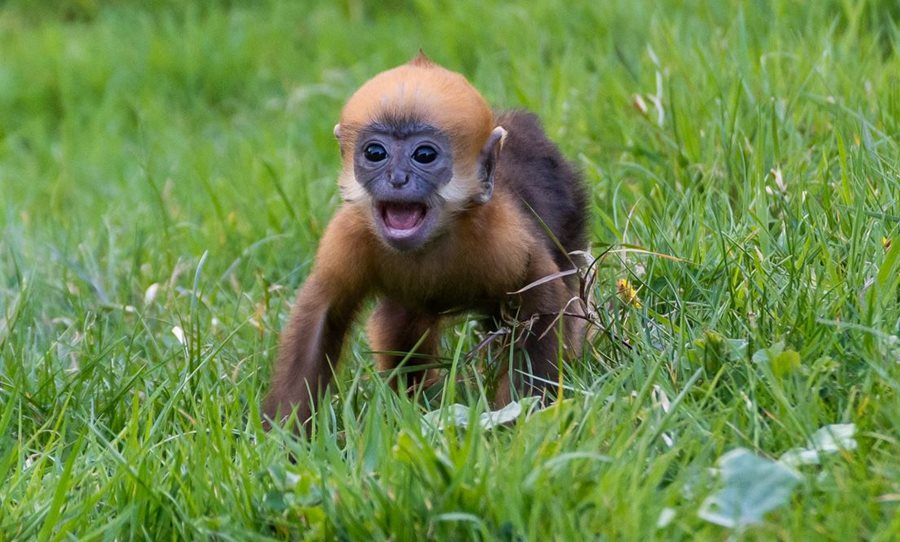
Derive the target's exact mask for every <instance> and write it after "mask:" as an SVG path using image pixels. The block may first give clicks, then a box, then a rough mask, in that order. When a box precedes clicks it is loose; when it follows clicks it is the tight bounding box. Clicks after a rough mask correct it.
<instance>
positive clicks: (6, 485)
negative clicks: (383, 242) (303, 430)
mask: <svg viewBox="0 0 900 542" xmlns="http://www.w3.org/2000/svg"><path fill="white" fill-rule="evenodd" d="M898 20H900V7H898V4H897V3H896V2H893V1H888V0H884V1H878V0H856V1H853V0H825V1H820V2H800V1H796V0H770V1H762V0H760V1H746V2H740V1H736V0H732V1H724V2H701V1H676V0H671V1H660V2H655V1H649V0H646V1H645V0H636V1H625V0H621V1H615V0H613V1H604V2H564V1H559V0H540V1H535V2H529V3H527V4H525V3H523V4H514V3H505V2H494V1H480V2H474V1H468V0H466V1H462V0H460V1H456V2H428V1H418V2H417V1H409V2H403V1H399V0H393V1H387V2H381V3H378V4H374V3H365V2H352V1H345V2H336V3H330V4H329V3H313V2H289V1H286V0H269V1H262V2H241V1H232V2H175V1H159V2H149V3H145V2H133V1H126V0H121V1H111V2H100V1H90V0H71V1H59V2H28V1H24V0H21V1H6V2H3V3H0V227H2V231H3V235H2V238H0V477H2V478H0V479H2V480H3V482H2V486H0V487H2V489H0V538H4V539H33V538H36V539H64V538H79V539H88V540H93V539H104V540H105V539H114V538H128V539H135V538H147V539H154V540H155V539H162V538H205V537H217V538H222V539H241V540H243V539H249V538H260V539H266V538H291V539H297V538H310V539H318V538H340V539H363V538H375V539H387V538H393V539H395V540H407V539H413V538H418V539H421V538H427V539H448V538H467V539H468V538H474V539H506V540H518V539H546V538H550V539H559V540H572V539H580V538H600V539H635V540H637V539H640V540H652V539H665V540H671V539H697V538H699V539H716V540H718V539H723V538H726V537H728V533H727V531H726V530H725V529H724V528H722V527H719V526H716V525H712V524H710V523H707V522H705V521H703V520H702V519H701V518H699V517H698V515H697V509H698V507H699V505H700V503H701V502H702V501H703V499H704V497H706V496H708V495H709V494H711V493H712V492H713V491H714V490H715V489H716V487H717V486H716V478H715V476H713V475H712V474H711V473H710V471H709V469H710V468H712V467H714V466H715V460H716V458H717V457H718V456H720V455H721V454H722V453H723V452H725V451H727V450H729V449H731V448H734V447H738V446H742V447H747V448H749V449H752V450H754V451H755V452H756V453H758V454H760V455H761V456H765V457H777V456H778V455H779V454H780V453H782V452H784V451H785V450H787V449H789V448H792V447H795V446H799V445H802V444H803V443H804V442H805V441H806V438H807V437H808V436H809V435H810V434H811V433H812V432H813V431H815V430H816V429H817V428H818V427H820V426H822V425H825V424H829V423H839V422H841V423H855V424H856V426H857V427H858V431H859V433H858V440H859V442H860V447H859V448H858V449H857V450H855V451H853V452H846V453H843V454H839V455H837V456H836V457H834V458H832V459H830V460H828V461H827V462H825V463H824V464H823V465H822V466H821V467H816V468H812V469H809V471H808V474H810V476H809V477H808V478H807V480H806V481H805V482H804V483H803V484H802V485H801V487H800V489H799V491H798V492H797V494H795V495H794V497H793V499H792V500H791V502H790V503H789V504H788V505H787V506H785V507H782V508H780V509H779V510H778V511H776V512H773V513H771V514H769V515H767V516H766V521H765V522H764V523H763V524H762V525H759V526H754V527H750V528H748V529H747V530H741V531H738V532H737V533H736V534H737V536H738V538H747V539H759V540H770V539H782V540H802V539H822V538H825V539H838V540H846V539H861V538H862V539H872V540H891V539H893V538H895V537H896V536H898V533H900V520H898V519H897V518H898V513H897V503H898V502H900V498H898V494H900V485H898V480H900V459H898V457H900V454H898V452H900V446H898V439H900V435H898V431H897V428H898V427H900V395H898V386H900V369H898V367H900V346H898V338H897V336H898V334H900V333H898V328H900V293H898V275H900V263H898V253H900V249H898V242H897V238H898V230H900V204H898V197H900V145H898V134H900V58H898V46H900V30H898ZM419 48H422V49H424V50H425V51H426V52H427V54H428V55H429V56H430V57H431V58H433V59H434V60H435V61H437V62H439V63H442V64H444V65H446V66H448V67H450V68H451V69H454V70H457V71H460V72H462V73H464V74H465V75H467V76H468V77H469V78H470V80H471V81H472V82H473V83H474V84H475V86H476V87H477V88H479V89H480V90H481V91H482V92H483V94H484V95H485V97H486V98H487V99H488V100H489V101H490V102H491V103H492V104H495V105H496V106H498V107H524V108H528V109H531V110H533V111H535V112H537V113H538V114H539V115H540V116H541V118H542V119H543V120H544V122H545V125H546V128H547V131H548V133H549V134H550V136H551V137H552V138H553V139H554V140H555V141H557V142H558V143H559V145H560V146H561V148H562V149H563V151H564V153H565V154H566V155H567V156H569V157H570V158H572V159H573V160H575V161H576V162H577V163H578V164H579V165H580V167H581V168H582V170H583V172H584V174H585V177H586V179H587V180H588V182H589V183H590V185H591V187H592V195H593V205H592V216H593V226H592V235H591V238H592V242H593V244H594V249H595V252H597V253H598V254H599V253H601V252H602V251H603V250H605V249H611V250H612V252H610V254H609V255H608V256H607V257H606V258H604V259H603V265H602V267H601V271H600V273H599V275H598V279H599V280H598V284H597V287H596V291H595V295H596V298H597V300H598V305H599V309H600V315H599V320H598V324H600V325H601V326H602V329H603V332H602V333H601V334H600V336H599V337H598V338H597V340H596V343H595V344H594V345H593V346H594V348H593V351H591V352H589V353H588V355H587V356H586V359H585V360H584V363H582V364H579V365H577V366H575V367H573V368H572V370H571V372H570V373H569V377H570V378H569V382H568V384H569V385H570V386H571V388H572V389H573V390H574V391H573V392H571V397H570V399H569V400H567V401H565V402H563V403H561V404H560V405H559V406H558V407H556V408H555V409H554V410H552V411H550V412H548V413H544V414H542V415H540V416H536V417H533V418H530V419H529V420H528V421H527V422H522V423H520V424H518V425H517V426H515V427H513V428H508V429H503V430H499V431H494V432H487V431H483V430H480V429H470V430H468V431H460V432H458V433H457V432H455V431H448V432H444V433H434V432H429V431H427V430H424V429H423V428H422V426H421V413H422V411H423V410H426V409H428V408H432V407H434V406H435V405H429V404H422V403H421V402H418V403H417V402H415V401H410V400H407V399H405V398H398V397H396V396H395V395H393V394H392V393H391V392H390V391H389V390H388V389H386V387H385V386H384V385H383V383H382V382H381V380H380V379H379V378H377V375H375V374H374V370H373V368H372V364H371V356H370V355H369V354H368V353H367V350H366V348H367V347H366V345H365V342H364V340H362V338H361V337H359V334H356V335H355V336H354V339H353V340H352V342H351V348H349V349H348V351H347V353H346V355H345V363H344V368H343V370H342V375H341V378H340V379H339V381H338V383H339V386H340V388H341V393H340V395H339V397H337V398H336V399H335V400H334V401H333V402H332V404H331V405H330V406H329V408H328V409H326V410H327V412H325V413H324V414H325V417H324V418H323V426H322V428H321V430H320V432H319V433H318V434H317V435H316V437H315V438H313V439H312V440H310V441H308V442H297V441H295V440H293V439H291V438H290V437H289V436H287V435H279V434H269V435H266V434H263V433H262V432H261V431H260V428H259V424H258V422H257V420H258V411H257V405H258V403H259V399H260V396H261V394H262V393H263V392H264V390H265V387H266V384H267V380H268V374H269V373H268V372H269V366H270V363H271V360H272V357H273V354H274V346H275V344H276V341H277V335H278V332H279V330H280V328H281V325H282V321H283V318H284V317H285V315H286V314H287V311H288V304H289V302H290V300H291V298H292V296H293V293H294V291H295V288H296V287H297V286H298V285H299V284H300V282H301V281H302V280H303V278H304V277H305V275H306V272H307V270H308V268H309V265H310V263H311V258H312V255H313V253H314V250H315V246H316V242H317V240H318V238H319V236H320V235H321V232H322V228H323V227H324V225H325V224H326V223H327V220H328V218H329V216H330V215H331V213H332V212H333V210H334V208H335V207H336V205H337V204H338V197H337V191H336V183H335V175H336V171H337V167H338V159H339V157H338V151H337V146H336V144H335V143H334V140H333V137H332V135H331V129H332V126H333V125H334V123H335V122H336V119H337V117H338V113H339V110H340V107H341V105H342V103H343V101H344V100H345V99H346V98H347V97H348V96H349V95H350V94H351V93H352V92H353V90H354V89H355V88H356V87H358V86H359V85H360V84H361V83H362V82H363V81H364V80H365V79H367V78H368V77H370V76H371V75H373V74H375V73H377V72H378V71H380V70H383V69H386V68H389V67H392V66H394V65H396V64H399V63H402V62H405V61H406V60H408V59H409V58H411V57H412V56H413V55H414V54H415V53H416V52H417V51H418V50H419ZM634 247H637V248H641V249H646V250H649V251H653V252H656V253H661V254H666V255H671V256H674V257H677V258H679V259H681V260H683V261H678V260H669V259H665V258H661V257H656V256H653V255H646V254H642V253H639V252H635V251H624V250H623V249H625V248H627V249H628V250H632V249H634ZM619 278H627V279H628V280H629V281H631V283H632V284H634V285H635V286H636V287H637V288H638V295H639V296H640V299H641V307H640V308H638V307H635V306H632V305H629V304H628V303H627V302H623V301H622V300H621V299H620V298H619V297H618V296H617V293H616V280H617V279H619ZM176 326H177V327H178V328H181V329H183V330H184V333H185V341H184V343H185V344H182V343H181V342H180V341H179V339H178V337H177V336H176V334H174V333H173V332H172V329H173V328H174V327H176ZM477 341H478V335H477V334H476V331H474V329H473V326H472V325H470V323H466V324H462V325H460V326H459V327H458V328H456V329H455V330H452V331H451V332H450V333H448V335H447V337H446V339H445V351H446V353H447V355H448V357H450V356H453V357H452V358H450V359H451V360H452V361H458V360H459V359H460V353H463V354H464V353H465V352H466V351H467V350H468V349H469V348H471V346H472V345H474V344H476V343H477ZM772 347H775V349H776V350H777V349H778V348H781V349H783V350H785V351H787V352H792V353H794V354H796V358H795V357H794V356H793V354H792V355H790V356H787V357H778V356H771V359H772V360H774V359H776V358H777V359H778V360H780V361H779V362H777V363H776V362H770V363H761V362H758V361H754V360H753V354H754V353H755V352H758V351H761V350H764V349H768V348H772ZM464 371H465V372H466V375H467V377H468V378H469V379H470V380H471V381H476V380H477V379H478V371H477V370H474V369H472V368H466V369H465V370H464ZM661 397H667V398H668V399H670V400H673V401H674V403H675V404H674V406H673V407H672V408H671V409H670V410H668V411H666V410H665V409H663V408H662V407H661V405H662V403H663V402H664V401H663V402H661ZM676 398H677V400H676ZM465 400H466V401H468V404H470V405H472V406H476V405H479V404H481V403H479V402H478V394H477V393H473V394H471V397H467V398H466V399H465ZM661 435H666V436H667V438H668V440H669V441H671V442H668V441H667V439H663V438H662V437H661ZM287 450H291V451H292V452H293V454H294V456H295V458H296V462H295V463H291V462H290V461H288V453H287ZM560 458H562V459H560ZM664 510H671V512H672V513H674V516H671V513H669V512H664ZM663 516H671V517H670V518H669V519H668V520H667V521H660V518H662V517H663Z"/></svg>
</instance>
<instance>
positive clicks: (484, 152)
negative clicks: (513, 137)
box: [475, 126, 506, 204]
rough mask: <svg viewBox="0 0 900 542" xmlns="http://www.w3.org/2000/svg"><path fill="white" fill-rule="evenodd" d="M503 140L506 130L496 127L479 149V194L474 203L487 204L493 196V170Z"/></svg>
mask: <svg viewBox="0 0 900 542" xmlns="http://www.w3.org/2000/svg"><path fill="white" fill-rule="evenodd" d="M505 139H506V130H505V129H504V128H503V127H502V126H497V127H496V128H494V129H493V130H492V131H491V135H489V136H488V139H487V142H486V143H485V144H484V147H482V149H481V154H480V155H479V156H478V163H479V165H480V166H481V168H480V169H481V193H480V194H478V196H476V197H475V202H476V203H479V204H482V203H487V202H488V201H489V200H490V199H491V196H492V195H493V194H494V169H495V168H496V166H497V160H498V159H499V158H500V149H501V148H503V141H504V140H505Z"/></svg>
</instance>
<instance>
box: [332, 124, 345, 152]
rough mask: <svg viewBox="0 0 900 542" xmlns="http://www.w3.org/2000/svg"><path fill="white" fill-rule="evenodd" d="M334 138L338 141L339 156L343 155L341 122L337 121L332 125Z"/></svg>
mask: <svg viewBox="0 0 900 542" xmlns="http://www.w3.org/2000/svg"><path fill="white" fill-rule="evenodd" d="M334 138H335V139H337V141H338V146H339V147H340V149H341V158H343V157H344V142H343V141H342V140H341V123H337V124H335V125H334Z"/></svg>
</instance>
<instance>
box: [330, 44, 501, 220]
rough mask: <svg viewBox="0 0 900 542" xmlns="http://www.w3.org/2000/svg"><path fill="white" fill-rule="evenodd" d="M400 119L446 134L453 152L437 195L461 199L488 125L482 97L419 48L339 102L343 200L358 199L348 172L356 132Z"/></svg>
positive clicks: (471, 185)
mask: <svg viewBox="0 0 900 542" xmlns="http://www.w3.org/2000/svg"><path fill="white" fill-rule="evenodd" d="M389 118H402V119H408V120H411V121H413V120H414V121H418V122H423V123H426V124H428V125H431V126H434V127H435V128H438V129H440V130H441V131H443V132H444V133H445V134H447V136H449V138H450V141H451V144H452V146H453V154H454V181H453V182H451V183H450V185H449V186H448V187H446V190H445V191H444V192H445V193H444V194H442V195H443V196H444V197H445V199H446V200H447V201H448V202H449V203H454V204H463V203H464V201H465V200H467V199H469V198H471V197H472V196H473V194H475V193H477V192H478V191H479V190H480V188H479V180H478V178H477V177H478V167H477V164H478V156H479V152H480V151H481V149H482V147H483V145H484V144H485V142H486V141H487V139H488V137H489V136H490V134H491V130H492V129H493V127H494V115H493V113H492V112H491V109H490V107H489V106H488V104H487V102H486V101H485V99H484V98H483V97H482V96H481V94H479V93H478V91H477V90H475V87H473V86H472V85H471V84H470V83H469V82H468V81H467V80H466V78H465V77H464V76H462V75H460V74H459V73H456V72H453V71H450V70H448V69H446V68H444V67H442V66H439V65H438V64H435V63H434V62H432V61H431V60H429V59H428V58H427V57H426V56H425V55H424V54H423V53H421V52H420V53H419V54H418V56H416V57H415V58H414V59H412V60H411V61H410V62H409V63H407V64H403V65H401V66H398V67H396V68H393V69H390V70H387V71H384V72H381V73H379V74H378V75H376V76H375V77H373V78H371V79H369V80H368V81H367V82H366V83H365V84H363V86H362V87H360V88H359V90H357V91H356V92H355V93H354V94H353V96H351V97H350V99H349V100H348V101H347V103H346V105H344V109H343V110H342V112H341V121H340V124H338V125H337V126H335V136H337V138H338V140H339V141H340V144H341V148H342V149H343V165H344V167H343V172H342V174H341V177H340V181H339V182H340V185H341V191H342V193H343V195H344V199H345V200H347V201H359V200H361V199H364V198H365V196H364V193H363V190H362V189H361V187H360V186H359V184H358V183H356V180H355V178H354V175H353V149H354V146H355V145H356V137H357V134H358V132H359V131H360V130H361V129H363V128H365V127H366V126H367V125H369V124H371V123H372V122H376V121H381V120H385V119H389Z"/></svg>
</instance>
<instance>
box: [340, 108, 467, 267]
mask: <svg viewBox="0 0 900 542" xmlns="http://www.w3.org/2000/svg"><path fill="white" fill-rule="evenodd" d="M353 169H354V174H355V177H356V181H357V182H358V183H359V184H360V185H362V187H363V188H364V189H365V190H366V192H367V193H368V195H369V196H370V198H371V201H372V206H373V207H372V214H373V219H374V222H375V228H376V230H377V231H378V234H379V235H380V236H381V237H382V239H384V240H385V242H387V244H388V245H390V246H391V247H393V248H395V249H397V250H400V251H409V250H415V249H417V248H420V247H422V246H423V245H425V244H426V243H427V242H428V241H429V240H430V239H431V238H432V237H433V236H434V234H435V233H436V231H437V229H438V228H439V226H440V224H441V218H442V217H441V213H442V210H443V201H442V198H441V196H440V190H441V188H442V187H443V186H445V185H447V184H448V183H449V182H450V181H451V179H452V178H453V154H452V147H451V145H450V140H449V138H448V137H447V136H446V135H444V134H443V133H441V132H440V131H439V130H437V129H435V128H433V127H430V126H427V125H422V124H417V123H403V124H398V125H386V124H382V123H377V122H376V123H373V124H371V125H370V126H368V127H367V128H366V129H364V130H362V131H361V132H360V133H359V135H358V137H357V139H356V146H355V149H354V155H353Z"/></svg>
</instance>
